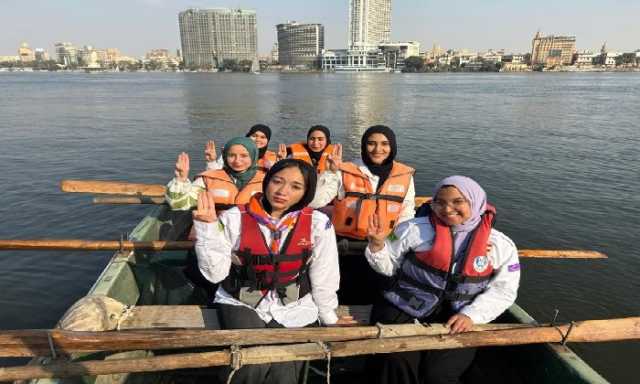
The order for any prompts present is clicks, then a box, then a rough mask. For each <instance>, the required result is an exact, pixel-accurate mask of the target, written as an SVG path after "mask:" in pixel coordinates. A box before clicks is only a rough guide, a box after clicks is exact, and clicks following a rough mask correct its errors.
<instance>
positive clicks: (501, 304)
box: [365, 217, 520, 324]
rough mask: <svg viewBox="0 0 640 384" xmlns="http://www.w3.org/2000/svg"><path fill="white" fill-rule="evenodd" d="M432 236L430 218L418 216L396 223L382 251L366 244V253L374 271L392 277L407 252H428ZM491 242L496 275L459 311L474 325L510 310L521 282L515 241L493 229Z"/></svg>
mask: <svg viewBox="0 0 640 384" xmlns="http://www.w3.org/2000/svg"><path fill="white" fill-rule="evenodd" d="M433 238H434V230H433V226H432V225H431V223H430V222H429V219H428V218H427V217H418V218H415V219H413V220H409V221H406V222H404V223H402V224H400V225H399V226H397V227H396V229H395V231H394V233H393V234H392V235H390V236H389V237H388V238H387V239H386V240H385V245H384V248H383V249H381V250H380V251H378V252H375V253H372V252H371V251H370V250H369V247H367V249H366V251H365V256H366V258H367V261H368V262H369V264H370V265H371V267H372V268H373V269H374V270H376V271H377V272H379V273H381V274H383V275H386V276H393V275H394V274H395V273H396V272H397V270H398V268H399V267H400V265H401V264H402V262H403V260H404V256H405V255H406V254H407V252H409V251H410V250H414V251H428V250H429V249H431V247H432V245H433ZM489 242H490V243H491V245H492V247H491V252H489V254H488V255H487V256H488V258H489V261H490V263H491V265H492V266H493V268H494V270H495V271H494V276H493V278H492V279H491V280H490V281H489V285H488V286H487V288H486V290H485V291H484V292H482V293H481V294H479V295H478V296H476V298H475V299H474V300H473V302H471V304H469V305H467V306H465V307H464V308H462V310H461V311H460V313H462V314H464V315H467V316H469V317H470V318H471V320H473V322H474V323H475V324H484V323H488V322H490V321H492V320H494V319H495V318H496V317H498V316H499V315H500V314H501V313H502V312H504V311H505V310H507V308H509V307H510V306H511V305H512V304H513V303H514V302H515V300H516V296H517V293H518V286H519V284H520V262H519V259H518V250H517V249H516V246H515V244H514V243H513V241H511V239H510V238H508V237H507V236H506V235H505V234H503V233H502V232H500V231H498V230H496V229H492V230H491V234H490V236H489Z"/></svg>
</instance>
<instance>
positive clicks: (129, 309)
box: [116, 305, 134, 331]
mask: <svg viewBox="0 0 640 384" xmlns="http://www.w3.org/2000/svg"><path fill="white" fill-rule="evenodd" d="M133 307H134V305H125V306H124V308H122V312H121V313H120V317H119V318H118V323H117V324H116V331H119V330H120V326H121V325H122V321H123V320H124V319H126V318H127V317H129V315H130V314H131V312H132V311H133Z"/></svg>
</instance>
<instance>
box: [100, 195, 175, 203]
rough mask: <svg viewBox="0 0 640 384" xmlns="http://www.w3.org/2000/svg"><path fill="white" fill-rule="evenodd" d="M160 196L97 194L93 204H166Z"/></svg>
mask: <svg viewBox="0 0 640 384" xmlns="http://www.w3.org/2000/svg"><path fill="white" fill-rule="evenodd" d="M164 203H165V200H164V197H160V196H96V197H94V198H93V204H157V205H160V204H164Z"/></svg>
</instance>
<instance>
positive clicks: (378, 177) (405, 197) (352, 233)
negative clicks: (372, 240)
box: [310, 125, 415, 240]
mask: <svg viewBox="0 0 640 384" xmlns="http://www.w3.org/2000/svg"><path fill="white" fill-rule="evenodd" d="M396 153H397V145H396V136H395V134H394V133H393V131H392V130H391V128H389V127H386V126H384V125H375V126H373V127H370V128H369V129H367V130H366V131H365V133H364V135H362V142H361V157H362V160H361V161H356V162H354V163H342V160H341V159H342V147H341V146H340V145H339V144H338V145H337V146H336V149H335V150H334V151H333V153H332V154H331V156H330V157H329V161H328V162H329V164H330V166H331V171H330V172H325V173H324V174H322V175H321V176H320V180H319V183H318V184H319V187H318V192H317V193H316V196H315V198H314V200H313V201H312V202H311V204H310V205H311V206H312V207H314V208H320V207H324V206H326V205H328V204H329V203H331V202H332V201H333V200H334V199H337V200H336V201H335V203H334V204H335V208H334V212H333V225H334V226H335V227H336V233H337V234H338V235H339V236H344V237H348V238H351V239H359V240H364V239H365V238H366V236H367V225H368V217H369V216H371V215H372V214H373V213H374V212H380V213H381V219H382V221H383V224H384V225H386V226H387V227H388V229H392V228H393V227H394V226H395V225H397V224H398V223H401V222H403V221H405V220H409V219H411V218H413V217H414V215H415V212H414V210H415V202H414V199H415V188H414V185H413V173H414V170H413V168H411V167H409V166H407V165H404V164H402V163H400V162H397V161H395V157H396Z"/></svg>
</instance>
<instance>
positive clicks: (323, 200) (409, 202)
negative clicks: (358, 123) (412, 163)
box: [309, 160, 416, 223]
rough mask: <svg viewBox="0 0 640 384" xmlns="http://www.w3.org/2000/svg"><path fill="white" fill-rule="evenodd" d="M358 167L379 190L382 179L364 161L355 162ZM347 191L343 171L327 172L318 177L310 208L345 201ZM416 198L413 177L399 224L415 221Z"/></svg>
mask: <svg viewBox="0 0 640 384" xmlns="http://www.w3.org/2000/svg"><path fill="white" fill-rule="evenodd" d="M353 163H354V164H356V165H357V166H358V168H359V169H360V171H361V172H362V173H363V174H364V175H366V176H367V177H368V178H369V182H370V183H371V187H372V188H373V189H374V190H377V189H378V181H379V180H380V178H379V177H378V176H376V175H374V174H373V173H371V171H370V170H369V168H367V166H366V165H364V163H363V162H362V160H357V161H354V162H353ZM344 195H345V190H344V185H343V184H342V171H337V172H333V171H330V170H328V171H326V172H323V173H322V174H321V175H320V176H319V177H318V186H317V187H316V195H315V196H314V198H313V201H312V202H311V203H310V204H309V206H310V207H313V208H322V207H324V206H327V205H328V204H329V203H331V201H332V200H333V199H334V198H338V200H342V199H344ZM415 198H416V189H415V187H414V186H413V176H411V181H410V182H409V188H408V189H407V194H406V195H405V197H404V201H403V202H402V212H400V218H399V219H398V223H401V222H403V221H407V220H409V219H413V217H414V216H415V208H416V206H415V204H416V203H415Z"/></svg>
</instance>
